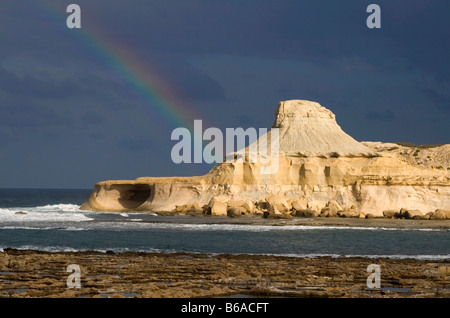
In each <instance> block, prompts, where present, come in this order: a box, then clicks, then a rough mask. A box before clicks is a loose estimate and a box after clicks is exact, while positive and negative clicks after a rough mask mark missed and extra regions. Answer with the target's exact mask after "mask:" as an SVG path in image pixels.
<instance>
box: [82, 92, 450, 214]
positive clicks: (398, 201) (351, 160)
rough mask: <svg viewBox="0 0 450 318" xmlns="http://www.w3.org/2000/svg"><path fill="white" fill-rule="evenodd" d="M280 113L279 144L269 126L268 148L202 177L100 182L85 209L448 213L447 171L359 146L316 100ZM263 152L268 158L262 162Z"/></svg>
mask: <svg viewBox="0 0 450 318" xmlns="http://www.w3.org/2000/svg"><path fill="white" fill-rule="evenodd" d="M275 115H276V119H275V123H274V125H273V128H277V129H278V137H277V138H276V139H275V141H273V138H271V137H272V136H271V135H272V134H274V132H275V130H273V129H272V130H271V131H269V132H268V133H267V136H266V137H267V138H266V139H265V140H268V143H264V144H263V143H261V137H260V139H259V140H258V141H256V147H251V146H252V145H250V146H249V147H247V148H246V149H243V150H241V151H238V152H237V153H235V155H234V156H231V158H233V160H229V161H226V162H224V163H221V164H218V165H216V166H215V167H214V168H213V169H212V170H211V171H210V172H209V173H208V174H206V175H204V176H195V177H168V178H163V177H159V178H156V177H143V178H138V179H136V180H130V181H125V180H120V181H104V182H100V183H98V184H96V185H95V188H94V191H93V193H92V194H91V196H90V198H89V199H88V201H87V202H85V203H84V204H83V205H82V209H85V210H95V211H143V212H146V211H154V212H157V211H172V210H174V209H175V208H176V207H177V206H181V205H189V204H193V203H195V204H196V206H197V209H201V208H202V207H203V206H205V205H210V203H211V201H212V199H213V198H214V197H218V196H220V197H221V198H222V200H223V201H229V202H231V201H239V200H240V201H247V202H248V201H250V203H252V204H258V203H260V202H264V201H266V198H267V196H269V195H279V196H280V197H282V198H285V199H286V200H289V199H291V200H294V199H300V200H302V201H303V202H306V203H307V207H308V208H311V207H313V206H314V205H315V206H316V207H317V206H319V207H320V206H322V207H323V206H325V204H327V202H329V201H330V200H334V201H335V202H336V203H337V204H339V205H340V206H342V207H350V206H354V207H353V208H356V209H358V210H362V211H364V212H370V213H372V214H374V215H381V214H382V211H383V210H387V209H400V208H406V209H419V210H422V211H423V212H428V211H434V210H435V209H446V210H449V209H450V173H449V172H448V170H447V169H442V167H439V169H438V168H437V167H434V168H433V167H431V166H421V165H418V164H414V162H411V161H408V160H406V159H405V158H404V157H402V156H399V155H398V154H397V153H392V152H390V151H383V147H380V143H360V142H358V141H356V140H355V139H353V138H352V137H351V136H349V135H348V134H346V133H345V132H344V131H343V130H342V129H341V127H340V126H339V125H338V124H337V122H336V119H335V115H334V114H333V113H332V112H331V111H330V110H328V109H326V108H325V107H323V106H321V105H320V104H318V103H315V102H310V101H304V100H290V101H284V102H280V104H279V106H278V108H277V110H276V114H275ZM272 142H275V143H277V144H276V146H277V147H276V148H277V149H278V152H277V153H270V151H269V152H267V151H261V150H262V149H263V147H265V146H266V147H269V146H270V145H272ZM446 146H448V145H446ZM446 146H443V147H446ZM254 149H257V150H256V151H254ZM446 149H448V148H446ZM265 150H267V149H265ZM262 153H264V156H265V158H264V159H265V161H263V160H259V159H262V156H263V155H262ZM267 153H269V156H268V157H269V158H270V159H272V162H270V163H267V156H266V154H267ZM447 153H448V152H447ZM250 157H251V158H255V157H256V158H257V159H256V160H249V158H250ZM260 157H261V158H260ZM444 157H445V155H444ZM447 157H448V156H447ZM258 158H259V159H258ZM273 162H276V168H277V169H275V170H274V172H273V173H267V170H264V169H263V168H264V167H267V166H268V165H271V164H273ZM216 201H217V200H216ZM250 203H249V204H250ZM222 210H223V209H222ZM225 210H226V209H225Z"/></svg>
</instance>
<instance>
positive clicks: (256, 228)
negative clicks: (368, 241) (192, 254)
mask: <svg viewBox="0 0 450 318" xmlns="http://www.w3.org/2000/svg"><path fill="white" fill-rule="evenodd" d="M131 220H134V219H130V221H131ZM136 221H137V220H136ZM107 226H108V227H110V228H111V229H116V230H120V229H121V228H123V229H124V230H129V229H130V228H133V229H136V230H139V229H142V230H145V229H162V230H184V231H230V232H234V231H243V232H274V231H275V232H279V231H419V232H446V231H447V232H448V231H450V230H449V229H430V228H391V227H362V226H361V227H357V226H310V225H283V226H272V225H255V224H214V223H213V224H207V223H202V224H192V223H169V222H167V223H164V222H142V221H140V222H136V223H134V224H131V223H130V222H127V223H126V224H125V223H124V222H109V223H108V224H107Z"/></svg>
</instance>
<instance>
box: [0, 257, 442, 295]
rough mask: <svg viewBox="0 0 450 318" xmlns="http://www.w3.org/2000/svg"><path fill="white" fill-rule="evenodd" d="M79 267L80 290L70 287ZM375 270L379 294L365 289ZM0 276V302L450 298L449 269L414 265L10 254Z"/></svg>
mask: <svg viewBox="0 0 450 318" xmlns="http://www.w3.org/2000/svg"><path fill="white" fill-rule="evenodd" d="M74 263H75V264H78V265H79V266H80V268H81V288H80V289H69V288H67V285H66V280H67V277H68V275H69V273H67V272H66V268H67V266H68V265H69V264H74ZM370 264H378V265H379V266H380V268H381V288H376V289H368V288H367V285H366V280H367V278H368V275H369V274H368V273H367V271H366V269H367V266H368V265H370ZM0 272H1V274H0V297H63V298H64V297H67V298H69V297H70V298H71V297H145V298H155V297H157V298H178V297H230V296H234V295H247V296H251V297H333V298H341V297H345V298H350V297H420V298H422V297H442V298H448V297H450V289H449V286H448V283H449V278H450V263H449V262H448V261H426V260H414V259H387V258H379V259H378V258H370V259H367V258H356V257H354V258H331V257H318V258H293V257H292V258H291V257H275V256H261V255H202V254H151V253H148V254H147V253H122V254H108V253H97V252H76V253H45V252H35V251H18V250H11V249H6V250H5V251H4V252H0Z"/></svg>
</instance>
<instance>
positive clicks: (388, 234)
mask: <svg viewBox="0 0 450 318" xmlns="http://www.w3.org/2000/svg"><path fill="white" fill-rule="evenodd" d="M91 191H92V190H89V189H87V190H73V189H70V190H64V189H0V251H1V250H4V249H6V248H14V249H24V250H37V251H47V252H69V251H70V252H73V251H99V252H105V253H106V252H115V253H121V252H151V253H206V254H263V255H276V256H288V257H320V256H331V257H354V256H357V257H369V258H378V257H388V258H400V259H402V258H403V259H404V258H414V259H427V260H449V259H450V230H449V229H444V228H442V229H430V228H425V227H424V228H415V229H404V228H392V227H360V226H354V227H351V226H350V227H348V226H346V227H343V226H313V225H311V226H309V225H295V224H293V222H294V221H295V219H291V220H285V221H281V222H282V223H281V224H280V222H278V223H277V224H274V223H273V222H272V223H271V222H269V221H267V223H264V220H261V222H258V224H253V223H252V222H243V221H242V220H240V219H230V218H227V217H223V218H220V217H218V218H216V217H198V216H197V217H195V216H158V215H156V214H154V213H117V212H92V211H82V210H80V206H81V204H82V203H83V202H84V201H86V199H87V198H88V197H89V195H90V193H91ZM18 212H19V213H18ZM291 223H292V224H291Z"/></svg>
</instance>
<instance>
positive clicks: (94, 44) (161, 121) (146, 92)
mask: <svg viewBox="0 0 450 318" xmlns="http://www.w3.org/2000/svg"><path fill="white" fill-rule="evenodd" d="M39 5H40V6H41V7H42V8H43V9H44V11H46V12H47V13H49V14H47V15H48V16H50V18H51V19H52V20H54V22H57V23H58V24H62V25H64V26H65V25H66V19H67V16H68V15H69V13H66V7H63V4H55V2H52V3H51V2H47V1H42V2H37V4H36V6H39ZM81 11H82V17H81V21H82V27H81V29H73V30H70V31H71V32H70V33H71V34H73V36H74V37H76V38H77V40H78V41H79V42H80V44H82V45H83V46H84V47H85V48H86V49H88V51H89V52H90V53H92V54H94V55H95V56H96V57H97V58H98V59H99V60H101V61H102V63H103V64H104V65H105V66H107V67H108V68H109V69H110V70H111V71H113V72H114V73H115V74H116V75H117V76H118V77H119V78H120V79H121V80H123V81H124V82H125V83H126V84H127V85H128V86H129V87H131V88H132V89H133V90H134V91H135V92H137V93H138V94H139V95H140V97H141V98H142V99H143V101H144V102H145V103H146V105H147V106H148V109H149V117H148V118H137V120H141V121H142V120H145V121H148V125H149V127H148V128H149V129H150V130H152V131H153V132H154V133H158V129H161V128H163V130H164V131H167V130H168V129H170V130H172V129H174V128H176V127H185V128H188V129H189V130H191V131H192V129H193V120H194V119H202V118H201V117H200V116H199V115H198V114H195V113H194V112H193V111H192V110H191V109H189V108H188V107H187V106H186V105H184V103H183V102H182V98H181V97H180V96H179V94H178V93H177V91H176V88H174V87H169V85H167V82H166V81H164V79H163V77H162V76H161V74H158V73H157V72H156V71H155V70H154V69H152V68H151V66H150V65H149V64H148V61H147V60H144V59H143V58H142V57H140V56H139V55H138V54H137V53H136V52H134V51H132V50H130V49H128V48H127V47H126V46H124V45H121V44H120V43H118V42H117V41H114V39H112V37H111V36H110V34H109V33H108V32H106V31H103V30H102V29H101V27H100V26H99V25H89V27H85V26H84V25H83V7H82V6H81ZM164 128H165V129H164Z"/></svg>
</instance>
